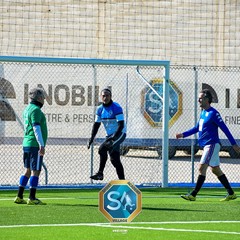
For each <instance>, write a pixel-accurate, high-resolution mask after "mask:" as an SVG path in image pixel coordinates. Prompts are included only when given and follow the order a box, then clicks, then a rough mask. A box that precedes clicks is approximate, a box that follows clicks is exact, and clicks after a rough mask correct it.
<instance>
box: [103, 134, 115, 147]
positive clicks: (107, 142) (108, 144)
mask: <svg viewBox="0 0 240 240" xmlns="http://www.w3.org/2000/svg"><path fill="white" fill-rule="evenodd" d="M113 143H114V140H113V138H112V137H110V138H108V139H107V140H106V142H105V143H104V146H105V147H106V148H107V149H110V148H111V147H112V145H113Z"/></svg>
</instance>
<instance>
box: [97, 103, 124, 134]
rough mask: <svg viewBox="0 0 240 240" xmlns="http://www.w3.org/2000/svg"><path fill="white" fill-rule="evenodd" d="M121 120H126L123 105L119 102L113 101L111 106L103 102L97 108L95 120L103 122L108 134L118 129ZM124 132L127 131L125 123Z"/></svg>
mask: <svg viewBox="0 0 240 240" xmlns="http://www.w3.org/2000/svg"><path fill="white" fill-rule="evenodd" d="M119 121H124V115H123V110H122V107H121V106H120V105H119V104H118V103H116V102H112V104H111V105H110V106H104V105H103V104H101V105H100V106H99V107H98V108H97V111H96V118H95V122H102V123H103V125H104V128H105V130H106V133H107V136H109V135H111V134H114V133H115V132H116V131H117V129H118V122H119ZM122 133H126V125H125V123H124V128H123V130H122Z"/></svg>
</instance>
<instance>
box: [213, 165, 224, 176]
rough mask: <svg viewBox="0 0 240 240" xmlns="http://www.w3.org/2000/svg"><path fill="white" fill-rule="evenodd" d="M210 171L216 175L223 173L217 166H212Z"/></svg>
mask: <svg viewBox="0 0 240 240" xmlns="http://www.w3.org/2000/svg"><path fill="white" fill-rule="evenodd" d="M212 173H213V174H215V175H216V176H221V175H223V172H222V170H221V169H220V168H219V167H212Z"/></svg>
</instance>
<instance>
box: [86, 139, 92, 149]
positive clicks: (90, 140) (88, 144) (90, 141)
mask: <svg viewBox="0 0 240 240" xmlns="http://www.w3.org/2000/svg"><path fill="white" fill-rule="evenodd" d="M92 143H93V139H92V138H90V139H89V140H88V143H87V148H88V149H89V148H90V147H91V145H92Z"/></svg>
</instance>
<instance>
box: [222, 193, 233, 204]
mask: <svg viewBox="0 0 240 240" xmlns="http://www.w3.org/2000/svg"><path fill="white" fill-rule="evenodd" d="M236 198H237V195H236V194H235V193H234V194H233V195H229V194H228V195H227V196H226V197H225V198H223V199H221V200H220V201H221V202H224V201H230V200H234V199H236Z"/></svg>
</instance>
